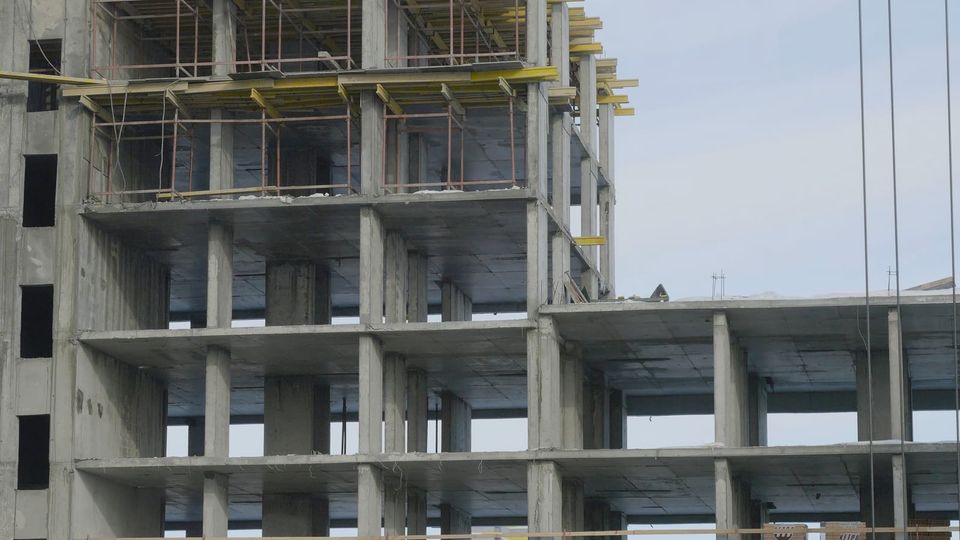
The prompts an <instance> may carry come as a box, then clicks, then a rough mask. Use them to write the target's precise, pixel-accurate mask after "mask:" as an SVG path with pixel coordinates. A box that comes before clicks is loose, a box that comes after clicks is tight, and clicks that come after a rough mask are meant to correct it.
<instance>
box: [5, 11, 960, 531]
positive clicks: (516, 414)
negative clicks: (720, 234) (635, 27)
mask: <svg viewBox="0 0 960 540" xmlns="http://www.w3.org/2000/svg"><path fill="white" fill-rule="evenodd" d="M587 9H588V10H589V5H588V6H587ZM600 27H601V21H600V20H599V19H597V18H594V17H590V16H588V13H587V12H585V11H584V8H583V7H578V5H577V3H576V2H575V1H573V0H69V1H63V0H10V1H6V2H2V3H0V36H2V37H0V72H2V73H0V76H2V79H0V80H2V82H0V130H2V136H0V143H2V145H0V205H2V209H0V538H4V539H6V538H11V539H15V540H34V539H56V540H73V539H76V538H129V537H148V538H149V537H154V538H155V537H162V536H164V534H165V532H166V531H186V534H187V535H188V536H204V537H211V538H218V537H224V536H226V535H227V534H228V531H229V530H231V529H261V530H262V534H263V536H264V537H290V536H325V535H328V534H329V532H330V529H331V528H341V529H342V528H347V529H351V528H356V531H357V534H358V535H360V536H366V537H373V536H381V535H386V536H398V535H404V534H407V535H421V534H424V533H425V532H426V531H427V528H428V527H436V528H439V530H440V531H441V532H443V533H470V532H471V530H472V528H473V527H487V526H501V527H511V526H516V527H523V526H525V527H526V528H527V530H528V531H529V532H530V533H531V534H535V533H556V535H557V536H560V534H561V531H567V534H575V533H576V532H578V531H609V532H610V534H611V535H612V536H610V537H614V536H622V532H621V534H615V532H616V531H623V530H624V529H626V528H627V527H628V526H630V525H645V524H657V523H710V524H716V527H717V529H719V530H720V531H721V532H720V533H719V534H723V535H726V534H728V533H729V536H731V537H736V536H739V534H733V532H734V531H735V530H740V529H757V528H761V527H762V526H763V525H764V524H767V523H783V522H810V521H816V522H820V521H850V522H856V523H864V524H870V525H876V526H878V527H900V528H902V527H906V526H907V525H909V524H910V523H922V522H926V523H933V522H934V521H933V520H949V519H956V518H957V508H958V506H957V504H958V503H957V499H958V488H957V474H958V470H957V464H958V455H960V454H958V448H957V445H956V444H953V443H913V442H910V441H911V439H912V436H911V435H912V430H911V425H912V417H913V411H914V410H917V411H920V410H954V409H955V407H956V401H955V391H956V382H955V373H956V368H955V361H956V358H955V353H954V348H953V346H952V342H953V341H952V340H953V335H954V334H953V326H952V321H953V315H954V309H955V306H954V305H953V304H952V303H951V302H950V299H949V298H948V297H943V296H929V297H928V296H923V297H919V296H910V297H904V298H903V300H902V302H900V301H897V302H894V300H893V299H881V300H877V301H874V303H873V305H872V307H870V308H869V309H868V308H867V306H866V302H865V299H863V298H860V299H857V298H838V299H819V300H802V301H801V300H796V301H787V300H770V301H731V300H720V301H709V302H706V301H705V302H666V301H654V302H640V301H622V300H619V301H618V300H617V299H616V293H615V286H614V284H615V275H614V249H613V248H614V246H615V241H614V230H615V227H614V208H615V205H614V203H615V199H616V197H615V185H616V181H615V177H616V175H615V172H614V167H613V163H614V152H613V148H614V141H613V139H614V121H615V118H616V117H618V116H625V115H630V114H632V110H631V109H629V108H627V107H626V99H625V97H624V96H623V95H618V94H617V91H618V89H620V88H624V87H627V86H632V85H634V84H636V81H634V80H630V79H620V78H618V76H617V73H616V61H615V60H613V59H609V58H606V57H604V51H603V48H602V46H601V44H600V43H599V42H597V41H596V40H595V39H594V32H595V31H596V30H597V29H599V28H600ZM620 181H621V182H635V181H640V180H639V179H636V178H630V177H626V176H623V175H621V180H620ZM623 202H624V203H626V204H627V205H628V206H630V207H632V206H634V205H636V204H637V203H638V201H623ZM571 208H573V209H574V212H573V214H574V215H579V221H580V223H579V226H578V227H572V225H571ZM574 231H575V232H574ZM656 300H665V298H658V299H656ZM494 314H496V316H494ZM238 321H240V322H242V321H264V322H265V324H264V325H255V326H252V327H250V326H249V325H246V326H245V325H240V324H238ZM867 328H871V329H872V331H870V330H866V329H867ZM819 412H856V414H857V418H858V437H857V439H859V440H860V441H864V442H863V443H852V444H843V445H829V446H809V447H793V446H791V447H768V446H767V435H766V433H767V417H768V414H770V413H819ZM687 414H707V415H710V414H712V415H713V416H714V419H715V426H716V428H715V439H716V442H715V444H712V445H708V446H702V447H690V448H665V449H656V450H653V449H643V448H633V449H631V448H627V444H626V443H627V433H626V426H627V417H628V415H629V416H654V415H656V416H670V415H687ZM498 418H522V419H525V420H526V424H527V446H528V450H525V451H509V452H507V451H504V452H473V451H472V444H471V443H472V441H471V420H472V419H498ZM348 423H354V424H355V425H356V427H357V435H356V444H357V451H356V452H348V451H347V445H346V444H345V442H346V438H347V435H346V434H347V425H348ZM238 424H262V425H263V433H264V440H263V454H264V455H263V456H260V457H231V456H230V437H229V433H230V427H231V425H238ZM171 426H186V429H187V431H188V443H187V447H188V448H187V452H186V453H187V454H188V455H187V456H183V457H168V456H166V455H165V454H166V440H167V434H168V429H169V428H170V427H171ZM341 428H342V433H343V434H344V435H343V437H342V440H343V444H342V445H341V447H340V448H339V449H337V448H331V430H336V431H340V430H341ZM431 429H438V431H437V433H438V434H437V439H438V446H439V448H428V430H431ZM921 520H923V521H921ZM903 530H904V531H906V529H903ZM889 532H890V531H887V533H889ZM885 534H886V533H885ZM900 535H901V536H905V532H901V533H900Z"/></svg>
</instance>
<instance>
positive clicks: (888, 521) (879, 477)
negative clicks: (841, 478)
mask: <svg viewBox="0 0 960 540" xmlns="http://www.w3.org/2000/svg"><path fill="white" fill-rule="evenodd" d="M874 468H875V474H874V482H873V486H872V487H873V489H872V491H871V485H870V476H869V475H864V477H863V478H862V479H861V482H860V520H861V521H863V522H864V523H866V524H867V526H868V527H870V526H871V525H876V526H877V527H893V526H895V525H896V520H897V519H901V518H902V516H903V515H904V510H903V509H902V506H900V505H899V504H898V503H902V500H903V499H902V497H903V493H905V491H904V490H902V489H897V488H896V486H895V484H896V482H894V479H893V471H894V466H893V460H892V459H891V458H890V457H889V456H878V457H877V458H876V461H875V462H874ZM895 491H896V492H897V494H896V495H894V492H895ZM874 518H875V519H874ZM876 537H877V540H893V538H894V535H893V534H890V533H877V535H876Z"/></svg>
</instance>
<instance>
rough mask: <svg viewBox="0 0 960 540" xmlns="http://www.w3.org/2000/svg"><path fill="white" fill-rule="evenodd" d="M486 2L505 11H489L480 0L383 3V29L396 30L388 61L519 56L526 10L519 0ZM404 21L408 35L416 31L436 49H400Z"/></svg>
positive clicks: (457, 61) (454, 62)
mask: <svg viewBox="0 0 960 540" xmlns="http://www.w3.org/2000/svg"><path fill="white" fill-rule="evenodd" d="M487 4H488V5H489V4H494V5H492V6H491V7H492V8H493V9H495V10H504V9H506V11H499V12H498V14H497V15H496V16H490V15H487V14H486V12H485V11H484V7H483V6H482V5H481V2H480V0H445V1H444V0H439V1H438V0H426V1H419V0H387V2H386V3H385V4H384V33H385V35H386V36H388V37H389V36H391V35H393V36H395V39H396V43H395V44H394V46H395V50H396V54H392V55H391V54H388V55H387V56H386V58H385V59H386V61H387V62H394V63H400V64H405V63H409V62H411V61H413V62H414V63H419V62H423V61H426V62H430V61H442V62H443V63H446V64H448V65H451V66H454V65H465V64H469V63H479V62H481V61H488V62H493V61H504V60H516V61H519V60H521V59H522V55H521V52H520V51H521V50H522V49H521V44H522V42H521V38H522V34H521V29H520V26H521V25H520V15H521V13H523V10H522V9H521V6H520V1H519V0H501V1H499V2H487ZM391 7H392V8H393V9H394V10H395V11H396V16H395V17H391V16H390V11H391ZM391 19H393V20H392V21H391ZM404 24H406V28H407V32H408V40H409V39H410V37H411V36H410V33H411V32H412V33H413V34H415V36H416V38H417V40H418V41H417V42H418V43H422V44H424V45H426V47H427V48H428V49H429V48H430V46H431V44H432V46H433V47H434V48H435V50H436V52H432V53H431V52H425V53H423V54H419V53H411V52H410V51H409V50H408V51H407V52H406V53H405V54H401V51H403V50H404V46H403V45H404V44H403V40H402V39H401V36H402V35H403V32H402V29H403V28H402V27H403V25H404ZM391 25H392V26H393V28H392V30H393V32H391ZM458 34H459V37H458ZM505 36H506V37H509V38H512V42H508V41H507V39H506V37H505ZM468 42H470V44H471V45H473V47H472V48H473V51H471V52H467V44H468ZM458 43H459V51H458V47H457V45H458ZM417 48H418V49H419V47H417ZM444 51H446V52H444Z"/></svg>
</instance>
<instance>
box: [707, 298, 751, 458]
mask: <svg viewBox="0 0 960 540" xmlns="http://www.w3.org/2000/svg"><path fill="white" fill-rule="evenodd" d="M713 366H714V367H713V396H714V424H715V430H716V441H717V443H719V444H722V445H724V446H734V447H736V446H746V445H747V442H748V435H749V431H748V429H747V425H746V424H747V421H746V415H747V362H746V358H745V355H744V352H743V350H742V349H741V348H740V347H739V346H738V345H737V344H736V341H735V340H734V339H733V337H732V335H731V332H730V325H729V323H728V322H727V315H726V313H723V312H716V313H714V315H713Z"/></svg>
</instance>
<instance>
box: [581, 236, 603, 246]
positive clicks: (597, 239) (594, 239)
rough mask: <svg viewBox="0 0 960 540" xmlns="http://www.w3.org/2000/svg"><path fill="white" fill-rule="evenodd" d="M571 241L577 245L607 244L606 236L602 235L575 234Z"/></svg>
mask: <svg viewBox="0 0 960 540" xmlns="http://www.w3.org/2000/svg"><path fill="white" fill-rule="evenodd" d="M573 241H574V242H575V243H576V244H577V245H578V246H605V245H607V238H606V237H604V236H577V237H574V239H573Z"/></svg>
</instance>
